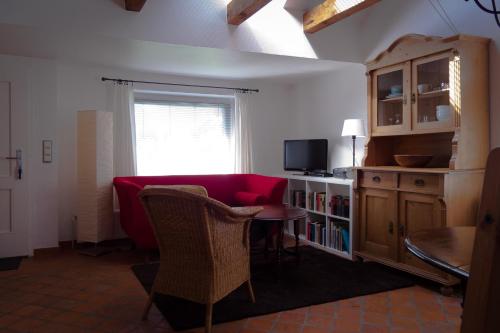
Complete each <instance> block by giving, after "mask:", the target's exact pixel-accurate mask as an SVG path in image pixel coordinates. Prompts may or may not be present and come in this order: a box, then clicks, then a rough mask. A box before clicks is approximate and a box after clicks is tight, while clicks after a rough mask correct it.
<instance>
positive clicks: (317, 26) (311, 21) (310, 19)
mask: <svg viewBox="0 0 500 333" xmlns="http://www.w3.org/2000/svg"><path fill="white" fill-rule="evenodd" d="M352 1H353V3H355V0H352ZM379 1H380V0H364V1H361V2H359V1H358V2H359V3H357V4H355V5H354V6H352V7H349V8H346V9H343V8H342V6H341V5H343V6H345V5H346V3H347V4H348V1H345V0H325V1H324V2H323V3H321V4H319V5H317V6H316V7H314V8H312V9H311V10H309V11H307V12H305V13H304V16H303V19H302V21H303V24H304V32H308V33H315V32H317V31H320V30H321V29H323V28H326V27H328V26H329V25H332V24H334V23H336V22H338V21H340V20H342V19H345V18H346V17H349V16H351V15H353V14H355V13H357V12H360V11H362V10H363V9H366V8H368V7H370V6H372V5H374V4H376V3H377V2H379Z"/></svg>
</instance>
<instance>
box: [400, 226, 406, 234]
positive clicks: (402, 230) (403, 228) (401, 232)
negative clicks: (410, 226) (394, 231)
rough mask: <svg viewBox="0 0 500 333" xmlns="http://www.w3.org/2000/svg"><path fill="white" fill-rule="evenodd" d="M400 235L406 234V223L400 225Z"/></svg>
mask: <svg viewBox="0 0 500 333" xmlns="http://www.w3.org/2000/svg"><path fill="white" fill-rule="evenodd" d="M399 236H401V237H404V236H405V226H404V225H400V226H399Z"/></svg>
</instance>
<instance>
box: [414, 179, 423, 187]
mask: <svg viewBox="0 0 500 333" xmlns="http://www.w3.org/2000/svg"><path fill="white" fill-rule="evenodd" d="M415 186H418V187H423V186H425V181H424V180H423V179H415Z"/></svg>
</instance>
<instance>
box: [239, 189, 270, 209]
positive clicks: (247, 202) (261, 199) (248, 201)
mask: <svg viewBox="0 0 500 333" xmlns="http://www.w3.org/2000/svg"><path fill="white" fill-rule="evenodd" d="M234 198H235V199H236V203H237V204H238V206H253V205H263V204H265V203H266V202H267V201H268V199H267V197H266V196H265V195H262V194H260V193H253V192H243V191H240V192H236V193H235V194H234Z"/></svg>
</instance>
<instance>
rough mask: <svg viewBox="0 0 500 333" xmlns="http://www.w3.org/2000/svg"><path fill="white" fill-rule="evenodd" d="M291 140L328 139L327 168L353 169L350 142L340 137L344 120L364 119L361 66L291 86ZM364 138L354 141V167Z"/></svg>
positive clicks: (360, 155) (349, 138)
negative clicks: (292, 131) (292, 115)
mask: <svg viewBox="0 0 500 333" xmlns="http://www.w3.org/2000/svg"><path fill="white" fill-rule="evenodd" d="M292 96H293V97H292V101H293V102H292V105H293V110H294V113H295V118H294V121H293V126H294V133H293V134H292V135H293V137H291V138H292V139H301V138H302V139H322V138H326V139H328V147H329V163H328V167H329V169H332V168H335V167H347V166H352V139H351V137H342V136H341V133H342V125H343V122H344V119H347V118H360V119H364V120H365V124H366V117H367V111H366V110H367V97H366V76H365V68H364V66H362V65H357V64H353V65H348V66H345V67H344V68H342V69H339V70H336V71H333V72H330V73H325V74H322V75H319V76H315V77H311V78H308V79H305V80H301V81H300V83H298V84H296V85H294V87H293V94H292ZM364 142H365V139H364V138H358V139H357V140H356V164H357V165H360V163H361V160H362V157H363V147H364Z"/></svg>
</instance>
